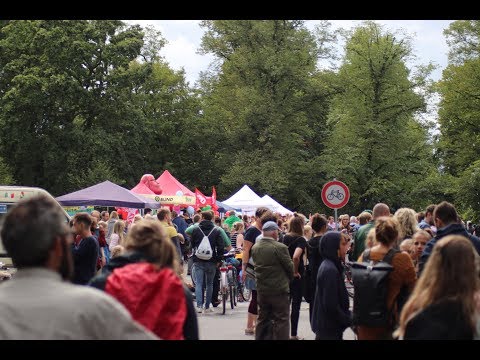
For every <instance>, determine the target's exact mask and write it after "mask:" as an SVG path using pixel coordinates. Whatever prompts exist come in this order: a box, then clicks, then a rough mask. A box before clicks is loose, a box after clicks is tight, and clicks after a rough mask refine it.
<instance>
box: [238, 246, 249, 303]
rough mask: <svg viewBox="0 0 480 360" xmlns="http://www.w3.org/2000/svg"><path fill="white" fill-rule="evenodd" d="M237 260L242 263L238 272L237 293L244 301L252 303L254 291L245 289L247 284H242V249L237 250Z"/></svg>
mask: <svg viewBox="0 0 480 360" xmlns="http://www.w3.org/2000/svg"><path fill="white" fill-rule="evenodd" d="M235 253H236V255H235V258H236V259H237V260H238V261H240V266H239V268H238V269H236V270H237V278H236V279H237V293H238V294H239V295H240V298H241V299H242V300H243V301H250V298H251V297H252V291H251V290H250V289H247V288H246V287H245V283H244V282H242V275H241V271H242V268H241V263H242V250H241V249H238V248H237V249H236V250H235Z"/></svg>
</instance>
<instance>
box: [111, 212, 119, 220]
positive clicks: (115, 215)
mask: <svg viewBox="0 0 480 360" xmlns="http://www.w3.org/2000/svg"><path fill="white" fill-rule="evenodd" d="M110 219H117V220H118V212H116V211H115V210H113V211H112V212H111V213H110Z"/></svg>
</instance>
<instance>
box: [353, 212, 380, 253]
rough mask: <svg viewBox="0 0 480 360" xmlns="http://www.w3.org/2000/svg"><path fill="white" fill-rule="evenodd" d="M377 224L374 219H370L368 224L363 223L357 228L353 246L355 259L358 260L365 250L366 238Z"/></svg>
mask: <svg viewBox="0 0 480 360" xmlns="http://www.w3.org/2000/svg"><path fill="white" fill-rule="evenodd" d="M374 226H375V222H374V221H370V222H369V223H368V224H365V225H363V226H362V227H361V228H360V229H358V230H357V232H356V233H355V237H354V241H353V244H354V247H353V261H357V260H358V258H359V257H360V255H362V254H363V252H364V251H365V240H366V239H367V235H368V232H369V231H370V229H372V228H373V227H374Z"/></svg>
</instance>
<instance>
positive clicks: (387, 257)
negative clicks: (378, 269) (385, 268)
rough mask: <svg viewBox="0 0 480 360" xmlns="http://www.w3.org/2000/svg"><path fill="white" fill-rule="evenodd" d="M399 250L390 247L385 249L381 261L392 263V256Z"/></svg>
mask: <svg viewBox="0 0 480 360" xmlns="http://www.w3.org/2000/svg"><path fill="white" fill-rule="evenodd" d="M398 252H400V250H397V249H394V248H391V249H390V250H388V251H387V253H386V254H385V256H384V257H383V260H382V261H383V262H386V263H387V264H390V265H391V264H392V260H393V257H394V256H395V254H396V253H398Z"/></svg>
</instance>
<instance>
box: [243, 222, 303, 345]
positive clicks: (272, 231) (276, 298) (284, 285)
mask: <svg viewBox="0 0 480 360" xmlns="http://www.w3.org/2000/svg"><path fill="white" fill-rule="evenodd" d="M279 231H280V228H279V227H278V225H277V223H276V222H274V221H267V222H266V223H265V224H264V225H263V227H262V236H261V238H260V239H258V240H257V241H256V242H255V244H254V245H253V246H252V249H251V256H252V258H253V262H254V263H255V277H256V285H257V303H258V310H259V316H258V321H257V326H256V329H255V340H288V339H289V338H290V298H289V290H290V281H291V280H292V279H293V261H292V259H291V258H290V254H289V253H288V248H287V246H286V245H285V244H282V243H280V242H278V235H279Z"/></svg>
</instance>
